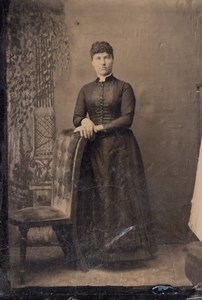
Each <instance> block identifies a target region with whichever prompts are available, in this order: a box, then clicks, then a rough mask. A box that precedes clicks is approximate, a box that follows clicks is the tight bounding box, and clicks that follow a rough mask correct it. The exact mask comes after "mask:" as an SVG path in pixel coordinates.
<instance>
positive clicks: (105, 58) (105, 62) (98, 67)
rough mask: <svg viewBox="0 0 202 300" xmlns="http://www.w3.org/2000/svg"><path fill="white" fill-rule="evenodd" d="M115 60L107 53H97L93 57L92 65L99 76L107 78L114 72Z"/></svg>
mask: <svg viewBox="0 0 202 300" xmlns="http://www.w3.org/2000/svg"><path fill="white" fill-rule="evenodd" d="M113 62H114V59H113V57H112V56H111V54H108V53H107V52H103V53H96V54H94V55H93V59H92V65H93V67H94V69H95V72H96V73H97V75H98V76H106V75H108V74H110V73H111V72H112V66H113Z"/></svg>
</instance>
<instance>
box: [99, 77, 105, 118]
mask: <svg viewBox="0 0 202 300" xmlns="http://www.w3.org/2000/svg"><path fill="white" fill-rule="evenodd" d="M100 87H101V91H100V99H99V101H100V108H101V109H100V124H102V123H103V106H104V83H103V82H101V83H100Z"/></svg>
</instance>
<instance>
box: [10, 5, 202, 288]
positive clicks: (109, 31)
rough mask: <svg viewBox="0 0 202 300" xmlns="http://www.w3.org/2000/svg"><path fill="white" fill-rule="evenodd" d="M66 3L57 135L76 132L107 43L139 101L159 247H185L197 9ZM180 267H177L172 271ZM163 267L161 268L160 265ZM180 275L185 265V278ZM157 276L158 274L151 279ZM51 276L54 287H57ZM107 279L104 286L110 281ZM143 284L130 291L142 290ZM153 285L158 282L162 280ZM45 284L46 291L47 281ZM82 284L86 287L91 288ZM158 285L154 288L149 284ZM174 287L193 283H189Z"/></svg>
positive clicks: (139, 133)
mask: <svg viewBox="0 0 202 300" xmlns="http://www.w3.org/2000/svg"><path fill="white" fill-rule="evenodd" d="M40 2H41V3H43V5H44V6H46V5H50V4H51V6H52V5H53V6H54V0H52V1H51V0H40ZM56 2H57V1H56V0H55V3H56ZM63 2H64V5H65V9H64V16H65V22H66V25H67V35H68V42H69V49H70V54H69V55H70V56H69V59H70V62H69V64H68V71H67V74H63V76H59V75H58V77H57V81H56V83H55V84H56V85H55V113H56V130H57V132H60V131H61V130H62V129H64V128H70V127H72V126H73V125H72V115H73V109H74V105H75V101H76V97H77V94H78V92H79V89H80V88H81V86H83V85H84V84H85V83H87V82H89V81H92V80H93V79H94V78H95V75H94V72H93V70H92V67H91V62H90V58H89V47H90V45H91V44H92V43H93V42H94V41H96V40H107V41H109V42H110V43H111V44H112V46H113V47H114V54H115V63H114V75H115V76H116V77H117V78H120V79H122V80H124V81H127V82H130V83H131V85H132V86H133V87H134V90H135V94H136V98H137V107H136V116H135V120H134V124H133V127H132V129H133V131H134V133H135V135H136V137H137V140H138V142H139V145H140V149H141V153H142V156H143V162H144V165H145V171H146V176H147V182H148V190H149V196H150V202H151V208H152V213H153V219H154V227H155V233H156V236H157V241H158V242H159V243H160V244H165V243H171V244H173V243H175V244H178V243H182V244H183V243H186V242H187V234H188V226H187V224H188V220H189V214H190V207H191V198H192V192H193V187H194V179H195V172H196V163H197V150H198V149H197V147H198V145H197V136H198V127H197V126H198V123H197V117H198V114H197V105H196V96H195V84H196V83H198V82H201V81H202V69H201V67H200V66H201V60H202V41H201V39H200V34H201V31H202V5H201V3H200V1H199V0H198V1H194V0H193V1H192V0H189V1H188V0H187V1H185V0H178V1H177V0H164V1H162V0H136V1H132V0H125V1H124V2H123V1H121V0H108V1H106V2H105V1H101V0H97V1H94V0H86V1H79V0H69V1H67V0H66V1H65V0H64V1H63ZM126 230H127V229H126ZM120 234H122V233H120ZM116 238H117V237H114V239H116ZM164 246H165V245H162V247H164ZM165 247H169V246H165ZM182 248H183V246H182ZM160 249H161V248H160ZM166 251H167V250H166ZM166 251H165V253H164V254H165V259H166V257H167V252H166ZM180 251H181V249H180ZM173 253H174V252H173ZM180 254H181V252H180ZM15 255H16V257H17V258H18V255H17V254H15ZM15 255H14V256H15ZM179 256H180V255H179ZM159 257H160V259H161V256H159ZM33 258H34V256H33ZM163 260H164V258H163ZM18 262H19V261H18ZM176 263H177V261H176V260H175V261H174V262H173V263H172V267H173V266H174V265H175V264H176ZM159 266H162V262H161V261H160V262H159ZM183 267H184V265H183V262H182V264H180V267H179V268H180V272H181V271H182V269H183ZM152 268H153V266H151V270H152ZM166 268H167V266H166ZM166 268H165V269H166ZM165 269H164V266H163V271H162V274H164V275H162V276H165V273H164V271H165ZM136 271H137V270H136ZM54 272H55V271H54ZM137 272H138V271H137ZM152 272H153V271H152ZM145 273H147V270H146V271H145ZM158 273H159V269H158V270H156V273H155V275H153V276H154V277H155V276H157V274H158ZM16 274H18V273H16ZM16 274H14V276H17V275H16ZM54 274H55V275H53V279H52V280H53V285H55V284H57V282H58V281H57V282H56V273H54ZM152 274H153V273H152ZM170 274H171V275H170ZM181 274H182V273H180V275H179V280H180V277H181ZM183 274H184V273H183ZM118 275H119V274H117V276H118ZM28 276H29V275H28ZM30 276H32V274H30ZM37 276H38V275H37ZM82 276H83V274H82ZM103 276H104V278H105V276H106V274H104V275H103ZM138 276H139V275H137V281H135V280H132V281H131V285H138V284H140V283H139V281H138ZM169 276H171V277H172V278H171V277H169V283H171V284H175V283H176V281H175V279H176V278H174V277H175V276H176V272H175V270H174V271H173V270H172V273H169ZM95 277H96V276H95V274H93V278H95ZM154 277H153V278H154ZM165 277H166V276H165ZM58 278H59V277H58ZM155 278H157V279H158V282H159V281H161V278H162V277H161V278H159V277H155ZM38 279H39V278H38V277H37V278H36V281H37V282H36V285H37V284H38V283H39V281H38ZM77 279H78V278H77ZM119 279H120V278H118V279H117V280H118V282H117V285H119V284H123V285H126V283H127V282H128V280H129V279H128V278H126V279H125V281H124V276H123V277H122V279H123V281H121V282H120V280H119ZM172 279H173V281H172ZM45 280H46V281H45V283H44V285H46V284H47V277H45ZM113 280H114V281H113V282H114V284H116V280H115V279H113ZM141 280H142V281H141V283H142V284H143V285H145V284H149V279H147V280H146V279H145V277H144V276H143V275H142V279H141ZM143 280H146V281H143ZM75 282H76V281H75ZM75 282H73V283H72V284H76V283H75ZM103 282H106V281H103ZM84 283H85V284H89V281H85V282H84ZM150 283H151V282H150ZM154 283H157V281H152V283H151V284H154ZM31 284H33V282H31ZM176 284H181V285H183V284H188V283H187V281H186V278H185V279H184V281H183V282H181V283H180V282H177V283H176Z"/></svg>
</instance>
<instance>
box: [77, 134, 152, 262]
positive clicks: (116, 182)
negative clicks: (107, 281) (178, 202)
mask: <svg viewBox="0 0 202 300" xmlns="http://www.w3.org/2000/svg"><path fill="white" fill-rule="evenodd" d="M77 210H78V212H77V230H78V240H79V243H80V248H81V251H82V252H83V254H84V255H85V257H86V258H88V259H94V260H96V261H100V262H125V261H135V260H140V259H148V258H149V257H151V255H152V253H153V251H154V248H155V247H154V240H153V235H152V219H151V212H150V206H149V202H148V196H147V188H146V181H145V175H144V169H143V164H142V159H141V154H140V151H139V147H138V144H137V141H136V139H135V137H134V135H133V133H132V131H131V130H129V129H121V130H120V129H119V130H112V131H108V132H106V133H98V134H96V137H95V139H94V140H92V141H88V143H87V146H86V149H85V153H84V155H83V160H82V166H81V175H80V183H79V193H78V205H77Z"/></svg>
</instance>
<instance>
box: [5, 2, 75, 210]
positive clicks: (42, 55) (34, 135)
mask: <svg viewBox="0 0 202 300" xmlns="http://www.w3.org/2000/svg"><path fill="white" fill-rule="evenodd" d="M7 39H8V46H7V84H8V131H9V132H8V138H9V145H8V149H9V153H8V161H9V205H10V207H11V208H22V207H26V206H32V205H33V189H34V188H35V187H36V186H40V185H41V186H46V185H48V184H50V181H51V161H52V148H53V144H54V139H55V110H54V102H55V95H54V91H55V88H56V84H57V82H58V81H59V80H60V78H61V76H63V75H64V73H66V72H67V71H68V66H69V42H68V37H67V28H66V25H65V22H64V13H63V5H62V2H61V1H58V0H55V1H53V0H37V1H34V0H12V1H11V3H10V8H9V14H8V37H7ZM35 189H36V188H35ZM42 198H43V197H42ZM44 201H46V200H44ZM40 204H42V205H43V204H47V203H46V202H44V203H43V199H41V203H40Z"/></svg>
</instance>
